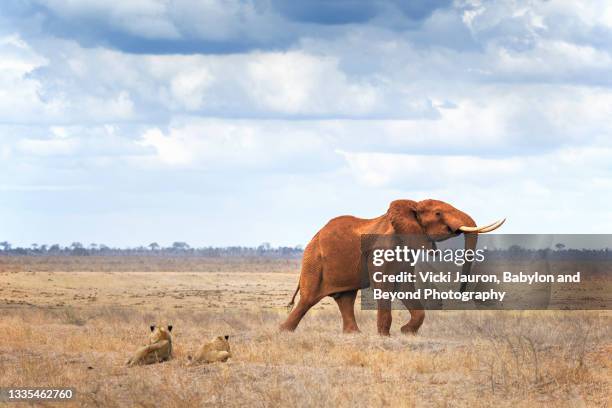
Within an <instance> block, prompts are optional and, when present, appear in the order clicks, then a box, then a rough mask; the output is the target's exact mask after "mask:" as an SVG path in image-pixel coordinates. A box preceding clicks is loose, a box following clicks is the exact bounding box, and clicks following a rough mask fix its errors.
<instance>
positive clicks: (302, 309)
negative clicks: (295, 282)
mask: <svg viewBox="0 0 612 408" xmlns="http://www.w3.org/2000/svg"><path fill="white" fill-rule="evenodd" d="M322 274H323V264H322V262H321V255H320V251H319V240H318V236H315V238H313V240H312V241H311V242H310V243H309V244H308V246H307V247H306V249H305V250H304V257H303V259H302V272H301V274H300V300H299V301H298V304H297V305H296V306H295V308H294V309H293V310H292V311H291V313H289V316H287V320H285V322H284V323H283V324H281V325H280V329H281V330H282V331H294V330H295V329H296V327H297V326H298V324H300V320H302V318H303V317H304V315H305V314H306V312H308V310H309V309H310V308H311V307H313V306H314V305H316V304H317V303H318V302H319V300H321V298H322V296H321V295H320V293H319V292H320V286H321V279H322Z"/></svg>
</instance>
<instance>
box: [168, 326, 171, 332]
mask: <svg viewBox="0 0 612 408" xmlns="http://www.w3.org/2000/svg"><path fill="white" fill-rule="evenodd" d="M168 331H169V332H171V331H172V325H171V324H169V325H168Z"/></svg>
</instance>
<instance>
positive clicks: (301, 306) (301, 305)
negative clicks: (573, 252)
mask: <svg viewBox="0 0 612 408" xmlns="http://www.w3.org/2000/svg"><path fill="white" fill-rule="evenodd" d="M316 303H317V302H315V301H307V300H305V299H304V298H302V297H300V300H299V301H298V303H297V305H296V306H295V308H294V309H293V310H292V311H291V313H289V316H287V320H285V322H284V323H283V324H281V325H280V329H281V331H294V330H295V329H296V328H297V326H298V324H300V321H301V320H302V317H304V315H305V314H306V312H308V310H309V309H310V308H311V307H313V306H314V305H315V304H316Z"/></svg>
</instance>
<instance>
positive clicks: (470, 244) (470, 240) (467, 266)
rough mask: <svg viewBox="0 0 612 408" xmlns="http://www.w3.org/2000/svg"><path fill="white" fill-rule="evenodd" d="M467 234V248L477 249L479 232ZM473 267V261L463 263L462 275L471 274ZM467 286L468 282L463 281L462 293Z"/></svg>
mask: <svg viewBox="0 0 612 408" xmlns="http://www.w3.org/2000/svg"><path fill="white" fill-rule="evenodd" d="M463 235H464V236H465V250H466V251H467V250H468V249H471V250H473V251H474V250H476V243H477V241H478V234H474V233H465V234H463ZM471 268H472V262H471V261H466V262H465V263H464V264H463V267H462V270H461V275H463V276H468V275H469V274H470V270H471ZM466 286H467V282H461V288H460V289H459V291H460V292H461V293H463V292H465V289H466Z"/></svg>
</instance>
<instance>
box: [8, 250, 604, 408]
mask: <svg viewBox="0 0 612 408" xmlns="http://www.w3.org/2000/svg"><path fill="white" fill-rule="evenodd" d="M298 269H299V261H297V260H269V259H266V260H256V259H254V260H244V259H242V260H240V259H238V260H219V259H216V260H193V259H189V260H181V259H178V260H176V259H175V260H159V259H157V260H154V259H153V260H151V259H144V260H143V259H117V258H113V259H89V260H88V259H83V258H75V259H73V258H71V257H58V258H57V259H54V258H50V259H49V258H47V259H41V258H25V257H24V258H10V259H9V258H2V259H0V367H1V369H2V374H1V375H0V387H35V386H36V387H60V386H63V387H72V388H74V389H75V391H76V399H75V400H74V401H72V402H61V403H56V404H55V405H57V406H62V407H64V406H143V407H148V406H151V407H157V406H171V407H174V406H177V407H179V406H221V405H223V406H230V407H232V406H363V407H365V406H380V405H382V406H400V407H405V406H407V407H410V406H416V407H438V406H451V407H463V406H470V407H489V406H515V407H523V406H524V407H531V406H542V407H549V406H562V407H563V406H565V407H590V406H596V407H605V406H609V405H611V403H612V400H611V397H610V394H611V393H610V389H611V382H612V381H611V378H612V371H611V369H612V359H611V356H612V340H610V339H611V338H612V324H611V323H612V313H611V312H608V311H603V312H602V311H590V312H564V311H525V312H478V311H456V312H449V311H438V312H428V315H427V317H426V320H425V324H424V326H423V328H422V330H421V331H420V332H419V334H418V335H417V336H405V335H401V334H400V333H399V327H400V326H401V324H403V323H405V322H406V320H407V319H408V312H406V311H395V312H394V319H395V320H394V325H393V328H392V336H391V337H390V338H382V337H379V336H378V335H376V334H375V333H376V321H375V319H376V313H375V312H372V311H361V310H359V307H357V320H358V322H359V324H360V328H361V330H362V333H361V334H355V335H343V334H342V333H341V324H340V323H341V322H340V316H339V313H338V311H337V308H336V306H335V303H334V302H333V301H332V300H331V299H328V300H325V301H323V302H321V304H319V305H317V306H316V307H315V308H314V309H312V310H311V311H310V312H309V313H308V315H307V316H306V318H305V319H304V321H303V322H302V324H301V325H300V327H299V328H298V330H297V331H296V332H295V333H279V332H278V330H277V326H278V324H279V323H280V322H281V321H282V320H283V319H284V317H285V316H286V313H287V311H286V309H285V307H284V305H286V303H287V302H288V301H289V299H290V297H291V294H292V293H293V290H294V289H295V285H296V283H297V278H298ZM153 323H157V324H172V325H173V327H174V328H173V331H172V333H173V340H174V341H173V344H174V359H173V360H171V361H169V362H166V363H162V364H156V365H151V366H142V367H134V368H127V367H126V366H125V361H126V360H127V359H128V357H129V356H130V354H131V353H132V352H133V351H134V350H135V349H136V348H137V347H138V346H140V345H142V344H144V343H145V342H146V340H147V336H148V330H149V329H148V327H149V325H150V324H153ZM226 334H227V335H230V342H231V346H232V352H233V358H232V359H230V361H229V362H227V363H216V364H209V365H199V366H189V365H187V361H188V360H187V356H188V355H189V354H191V353H193V352H194V350H195V349H196V348H197V346H198V345H199V344H201V343H202V342H203V341H205V340H207V339H210V338H212V337H213V336H217V335H226ZM49 405H54V404H49V403H46V406H49ZM11 406H19V404H11Z"/></svg>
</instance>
